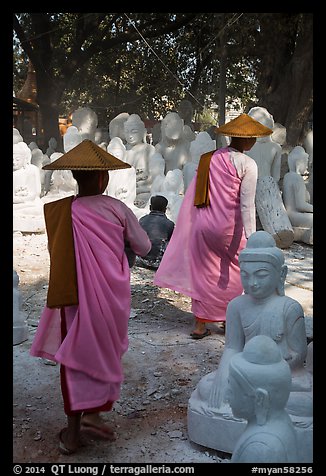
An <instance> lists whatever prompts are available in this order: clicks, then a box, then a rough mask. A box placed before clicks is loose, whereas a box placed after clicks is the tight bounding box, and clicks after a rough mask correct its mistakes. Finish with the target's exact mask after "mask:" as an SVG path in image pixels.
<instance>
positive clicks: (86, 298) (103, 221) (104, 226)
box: [30, 195, 151, 410]
mask: <svg viewBox="0 0 326 476" xmlns="http://www.w3.org/2000/svg"><path fill="white" fill-rule="evenodd" d="M72 223H73V235H74V246H75V256H76V268H77V282H78V299H79V304H78V306H66V307H65V308H64V309H65V315H66V325H67V335H66V336H65V338H64V339H63V341H62V338H61V319H60V309H50V308H48V307H45V308H44V310H43V313H42V315H41V318H40V322H39V325H38V328H37V332H36V334H35V337H34V340H33V343H32V347H31V351H30V353H31V355H33V356H36V357H43V358H47V359H50V360H54V361H56V362H59V363H61V364H63V365H64V366H65V374H66V383H67V387H68V394H69V401H70V408H71V410H87V409H91V408H96V407H99V406H101V405H103V404H105V403H107V402H108V401H115V400H117V399H118V398H119V396H120V386H121V383H122V381H123V369H122V363H121V358H122V355H123V354H124V352H126V350H127V348H128V319H129V315H130V307H131V292H130V269H129V265H128V260H127V257H126V254H125V252H124V241H125V239H127V240H128V241H129V242H130V246H131V248H132V249H133V250H134V251H135V252H136V254H139V255H141V256H144V255H146V254H147V253H148V251H149V250H150V248H151V243H150V241H149V239H148V237H147V234H146V232H145V231H144V230H143V229H142V228H141V226H140V225H139V223H138V220H137V218H136V216H135V215H134V214H133V213H132V212H131V210H130V209H129V208H128V207H127V206H126V205H125V204H124V203H122V202H120V201H119V200H116V199H114V198H112V197H108V196H103V195H95V196H91V197H81V198H79V199H75V200H74V201H73V203H72Z"/></svg>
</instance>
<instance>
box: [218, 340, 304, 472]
mask: <svg viewBox="0 0 326 476" xmlns="http://www.w3.org/2000/svg"><path fill="white" fill-rule="evenodd" d="M290 388H291V371H290V367H289V364H288V363H287V362H286V360H285V359H284V358H283V357H282V354H281V352H280V349H279V347H278V345H277V344H276V342H274V341H273V340H272V339H271V338H270V337H268V336H265V335H258V336H255V337H253V338H252V339H250V341H248V342H247V343H246V345H245V346H244V349H243V351H242V352H239V353H237V354H236V355H234V356H233V357H232V359H231V361H230V366H229V381H228V389H227V398H228V401H229V404H230V406H231V409H232V413H233V415H234V416H235V417H236V418H243V419H244V420H246V421H247V425H246V427H245V429H244V432H243V433H242V435H241V436H240V438H239V440H238V441H237V442H236V444H235V448H234V450H233V453H232V457H231V463H296V462H298V461H299V457H298V445H297V437H296V432H295V428H294V426H293V423H292V421H291V418H290V417H289V415H288V413H287V412H286V410H285V408H284V407H285V405H286V402H287V399H288V397H289V395H290Z"/></svg>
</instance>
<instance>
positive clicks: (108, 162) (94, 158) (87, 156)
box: [42, 139, 131, 170]
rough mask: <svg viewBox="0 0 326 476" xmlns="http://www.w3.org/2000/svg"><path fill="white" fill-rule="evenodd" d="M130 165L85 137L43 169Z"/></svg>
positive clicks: (89, 168) (110, 168)
mask: <svg viewBox="0 0 326 476" xmlns="http://www.w3.org/2000/svg"><path fill="white" fill-rule="evenodd" d="M130 167H131V165H129V164H128V163H127V162H123V161H122V160H120V159H118V158H117V157H114V155H111V154H109V153H108V152H106V150H104V149H102V147H99V146H98V145H97V144H95V142H93V141H91V140H89V139H85V140H83V141H82V142H81V143H80V144H78V145H76V147H74V148H73V149H71V150H69V152H67V153H66V154H63V155H62V156H61V157H59V159H57V160H54V161H53V162H52V163H51V164H47V165H44V167H42V169H43V170H118V169H129V168H130Z"/></svg>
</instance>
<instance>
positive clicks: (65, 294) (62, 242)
mask: <svg viewBox="0 0 326 476" xmlns="http://www.w3.org/2000/svg"><path fill="white" fill-rule="evenodd" d="M73 198H74V197H73V196H70V197H66V198H63V199H61V200H56V201H54V202H50V203H46V204H45V205H44V217H45V224H46V231H47V235H48V249H49V253H50V277H49V288H48V294H47V304H46V305H47V307H50V308H53V307H62V306H73V305H76V304H78V289H77V273H76V261H75V249H74V237H73V231H72V220H71V204H72V200H73Z"/></svg>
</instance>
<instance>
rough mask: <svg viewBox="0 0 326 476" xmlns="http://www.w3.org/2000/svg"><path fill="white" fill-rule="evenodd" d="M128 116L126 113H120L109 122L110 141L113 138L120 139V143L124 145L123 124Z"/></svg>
mask: <svg viewBox="0 0 326 476" xmlns="http://www.w3.org/2000/svg"><path fill="white" fill-rule="evenodd" d="M128 117H129V114H128V112H121V113H120V114H118V115H117V116H115V117H114V118H113V119H111V121H110V122H109V137H110V140H112V139H113V137H120V139H121V140H122V142H123V143H124V144H126V137H125V131H124V126H123V125H124V123H125V122H126V120H127V119H128Z"/></svg>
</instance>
